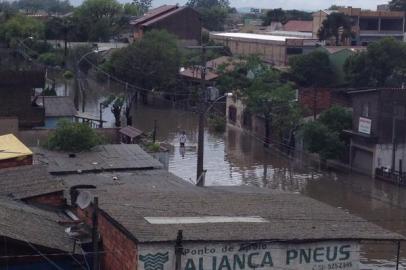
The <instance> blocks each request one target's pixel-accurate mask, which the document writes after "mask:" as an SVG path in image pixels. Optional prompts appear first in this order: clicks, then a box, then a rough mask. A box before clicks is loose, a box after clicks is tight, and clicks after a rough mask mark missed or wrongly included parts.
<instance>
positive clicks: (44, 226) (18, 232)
mask: <svg viewBox="0 0 406 270" xmlns="http://www.w3.org/2000/svg"><path fill="white" fill-rule="evenodd" d="M0 220H1V226H0V236H3V237H7V238H10V239H15V240H18V241H21V242H25V243H27V242H28V243H30V244H33V245H36V246H41V247H46V248H50V249H55V250H60V251H66V252H72V250H73V240H72V239H70V238H69V237H68V235H67V234H66V233H65V227H64V226H61V225H59V224H58V221H60V220H64V217H61V216H59V215H58V214H56V213H53V212H49V211H44V210H40V209H38V208H34V207H31V206H28V205H26V204H24V203H21V202H17V201H14V200H11V199H7V198H0Z"/></svg>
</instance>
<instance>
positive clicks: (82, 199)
mask: <svg viewBox="0 0 406 270" xmlns="http://www.w3.org/2000/svg"><path fill="white" fill-rule="evenodd" d="M91 201H92V195H90V192H89V191H85V190H84V191H80V192H79V195H78V197H77V198H76V204H77V205H78V206H79V207H80V209H85V208H86V207H88V206H89V205H90V202H91Z"/></svg>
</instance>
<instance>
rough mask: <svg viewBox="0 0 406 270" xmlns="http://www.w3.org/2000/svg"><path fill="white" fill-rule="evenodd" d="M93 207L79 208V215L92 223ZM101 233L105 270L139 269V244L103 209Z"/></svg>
mask: <svg viewBox="0 0 406 270" xmlns="http://www.w3.org/2000/svg"><path fill="white" fill-rule="evenodd" d="M92 211H93V210H92V208H91V207H88V208H86V209H85V210H81V209H79V208H78V209H77V210H76V213H77V215H78V217H79V218H80V219H81V220H83V221H84V222H86V223H87V224H89V225H91V224H92V214H91V213H92ZM98 224H99V233H100V236H101V242H102V250H103V251H104V253H102V256H101V257H100V260H101V265H102V269H104V270H117V269H120V270H137V268H138V265H137V264H138V260H137V258H138V252H137V245H136V244H135V242H134V241H133V240H132V239H130V238H129V237H128V236H127V235H126V234H125V233H123V232H122V231H121V230H120V229H119V228H118V227H117V226H116V225H115V224H113V222H112V221H111V220H110V218H108V217H107V214H105V213H104V212H103V211H99V216H98Z"/></svg>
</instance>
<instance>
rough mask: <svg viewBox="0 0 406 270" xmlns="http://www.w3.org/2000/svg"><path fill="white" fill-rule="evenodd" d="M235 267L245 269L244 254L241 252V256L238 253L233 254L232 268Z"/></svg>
mask: <svg viewBox="0 0 406 270" xmlns="http://www.w3.org/2000/svg"><path fill="white" fill-rule="evenodd" d="M237 264H238V268H237ZM237 269H245V254H241V257H240V255H238V254H234V263H233V270H237Z"/></svg>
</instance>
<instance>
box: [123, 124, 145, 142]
mask: <svg viewBox="0 0 406 270" xmlns="http://www.w3.org/2000/svg"><path fill="white" fill-rule="evenodd" d="M119 132H120V133H122V134H124V135H126V136H128V137H130V138H131V139H133V138H136V137H138V136H140V135H142V133H143V132H142V130H139V129H137V128H135V127H132V126H126V127H123V128H122V129H120V131H119Z"/></svg>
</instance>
